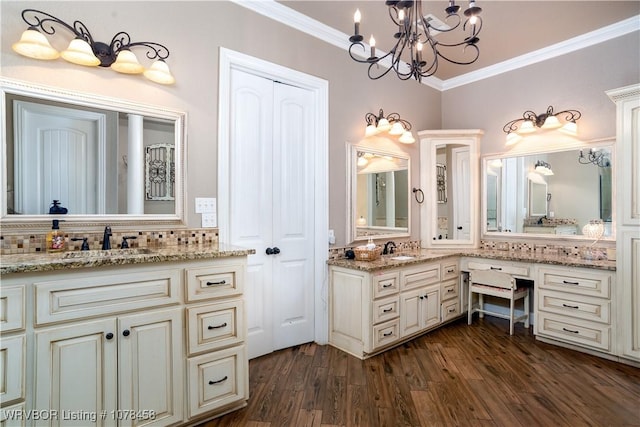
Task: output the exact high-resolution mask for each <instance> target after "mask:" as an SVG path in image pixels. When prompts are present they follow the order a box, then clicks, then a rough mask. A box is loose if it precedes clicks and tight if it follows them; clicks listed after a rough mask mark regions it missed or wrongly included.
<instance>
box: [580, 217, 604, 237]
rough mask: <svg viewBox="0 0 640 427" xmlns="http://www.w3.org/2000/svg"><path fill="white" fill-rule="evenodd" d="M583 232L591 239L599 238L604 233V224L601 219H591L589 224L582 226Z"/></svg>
mask: <svg viewBox="0 0 640 427" xmlns="http://www.w3.org/2000/svg"><path fill="white" fill-rule="evenodd" d="M582 234H584V235H585V236H587V237H588V238H590V239H599V238H601V237H602V235H603V234H604V224H603V223H602V222H600V221H589V224H587V225H585V226H584V227H582Z"/></svg>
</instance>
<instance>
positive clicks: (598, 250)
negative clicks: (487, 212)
mask: <svg viewBox="0 0 640 427" xmlns="http://www.w3.org/2000/svg"><path fill="white" fill-rule="evenodd" d="M480 249H486V250H494V251H517V252H530V253H536V254H540V255H549V256H566V257H573V258H583V259H595V260H607V259H608V258H607V254H608V253H610V252H611V251H610V250H607V249H608V248H607V247H606V246H591V243H582V242H580V243H578V244H561V243H557V244H538V243H535V244H534V243H527V242H512V241H510V242H501V241H497V240H481V241H480Z"/></svg>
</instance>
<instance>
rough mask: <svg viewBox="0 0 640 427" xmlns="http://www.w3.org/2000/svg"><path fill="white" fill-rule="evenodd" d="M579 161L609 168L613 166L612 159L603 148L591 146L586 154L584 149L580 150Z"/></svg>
mask: <svg viewBox="0 0 640 427" xmlns="http://www.w3.org/2000/svg"><path fill="white" fill-rule="evenodd" d="M578 162H580V163H581V164H583V165H588V164H594V165H596V166H600V167H601V168H608V167H610V166H611V159H609V157H608V156H607V153H605V152H604V151H603V150H598V149H595V150H594V149H593V148H589V152H588V153H587V154H585V153H584V152H583V150H580V154H579V155H578Z"/></svg>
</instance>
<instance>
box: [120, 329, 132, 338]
mask: <svg viewBox="0 0 640 427" xmlns="http://www.w3.org/2000/svg"><path fill="white" fill-rule="evenodd" d="M122 335H124V336H125V337H128V336H129V335H131V331H130V330H128V329H125V330H124V331H122Z"/></svg>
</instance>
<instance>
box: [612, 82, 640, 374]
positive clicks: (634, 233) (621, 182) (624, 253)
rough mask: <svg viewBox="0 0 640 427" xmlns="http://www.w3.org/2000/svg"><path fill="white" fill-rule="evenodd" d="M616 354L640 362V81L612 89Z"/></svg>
mask: <svg viewBox="0 0 640 427" xmlns="http://www.w3.org/2000/svg"><path fill="white" fill-rule="evenodd" d="M607 95H609V97H610V98H611V100H612V101H614V102H615V103H616V111H617V113H616V120H617V126H616V152H617V153H618V156H617V160H616V180H617V185H616V207H617V210H616V249H617V250H616V252H617V260H616V274H617V276H618V285H619V287H618V289H617V299H618V304H617V307H618V316H619V317H618V319H619V322H618V325H619V328H618V329H619V333H618V337H619V347H618V352H619V355H620V356H621V357H623V358H626V359H630V360H632V361H635V362H640V84H635V85H632V86H627V87H623V88H620V89H614V90H611V91H608V92H607Z"/></svg>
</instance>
